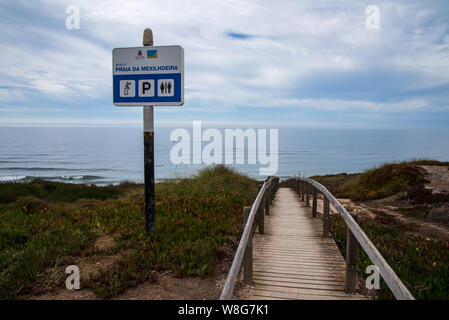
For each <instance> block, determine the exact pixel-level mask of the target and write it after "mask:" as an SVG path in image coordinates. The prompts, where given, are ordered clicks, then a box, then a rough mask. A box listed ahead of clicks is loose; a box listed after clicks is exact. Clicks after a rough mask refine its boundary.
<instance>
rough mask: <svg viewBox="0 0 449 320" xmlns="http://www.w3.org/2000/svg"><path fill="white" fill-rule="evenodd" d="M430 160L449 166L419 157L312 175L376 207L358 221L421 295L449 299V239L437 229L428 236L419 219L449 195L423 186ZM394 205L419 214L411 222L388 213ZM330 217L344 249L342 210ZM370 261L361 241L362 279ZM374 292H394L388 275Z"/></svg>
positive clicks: (401, 210)
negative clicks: (358, 170) (357, 170)
mask: <svg viewBox="0 0 449 320" xmlns="http://www.w3.org/2000/svg"><path fill="white" fill-rule="evenodd" d="M429 165H430V166H447V167H448V170H449V163H448V162H438V161H433V160H419V161H410V162H401V163H390V164H385V165H382V166H380V167H378V168H374V169H371V170H367V171H365V172H363V173H358V174H338V175H327V176H316V177H313V179H315V180H317V181H319V182H320V183H322V184H323V185H325V186H326V187H327V188H328V189H329V190H330V191H331V192H332V193H333V194H334V195H336V196H337V197H338V198H348V199H351V200H352V201H355V203H361V204H363V205H364V206H365V207H364V208H372V212H373V213H374V218H373V217H370V216H367V215H363V214H362V215H359V222H358V223H359V225H360V226H361V228H362V229H363V230H364V232H365V233H366V234H367V236H368V237H369V238H370V239H371V241H372V242H373V243H374V245H375V246H376V247H377V248H378V250H379V251H380V253H381V254H382V255H383V256H384V258H385V259H386V260H387V262H388V263H389V264H390V266H391V267H392V268H393V270H394V271H395V272H396V274H397V275H398V277H399V278H400V279H401V280H402V282H403V283H404V284H405V285H406V286H407V288H409V290H410V291H411V293H412V294H413V296H414V297H415V298H416V299H444V300H447V299H449V278H448V277H447V274H448V273H449V254H448V252H449V241H448V239H447V238H442V239H439V238H438V237H437V236H436V235H434V236H433V237H431V238H429V237H427V236H426V235H423V234H421V233H420V228H419V227H420V225H419V221H420V220H421V221H424V220H428V216H429V212H431V211H432V210H434V208H438V207H440V208H441V207H442V206H444V205H446V204H447V202H448V201H449V196H448V194H447V193H433V192H432V190H430V189H428V188H425V187H424V185H425V183H428V182H429V181H427V180H426V171H425V170H423V169H422V166H429ZM388 197H391V198H388ZM386 199H387V200H386ZM388 199H391V200H389V201H388ZM382 201H384V202H382ZM392 205H394V206H395V208H397V211H396V212H397V213H399V214H402V215H405V216H406V217H411V218H416V219H417V220H411V221H409V222H407V219H405V220H404V219H402V220H401V219H397V218H396V216H395V215H394V214H393V215H392V214H388V213H386V212H385V207H386V206H388V208H390V209H391V208H392ZM376 208H377V209H376ZM396 212H393V213H396ZM447 215H449V213H448V212H446V216H447ZM330 223H331V230H332V234H333V236H334V238H335V240H336V242H337V245H338V246H339V248H340V251H341V252H342V254H343V255H345V254H346V249H345V248H346V225H345V223H344V221H343V220H342V219H341V218H340V217H339V216H338V215H332V216H331V217H330ZM371 264H372V262H371V261H370V259H369V257H368V256H367V255H366V254H365V253H364V251H363V250H362V249H361V248H360V247H359V264H358V272H359V275H360V277H361V278H362V279H364V278H366V276H367V274H365V270H366V267H367V266H369V265H371ZM375 298H377V299H392V298H393V296H392V293H391V292H390V290H389V289H388V287H387V285H386V284H385V283H384V282H383V281H382V283H381V289H380V290H378V291H377V292H376V293H375Z"/></svg>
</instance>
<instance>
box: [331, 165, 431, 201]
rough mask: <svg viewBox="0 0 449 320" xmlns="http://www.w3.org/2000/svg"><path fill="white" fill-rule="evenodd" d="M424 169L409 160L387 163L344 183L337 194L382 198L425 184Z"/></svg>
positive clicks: (363, 197) (341, 195)
mask: <svg viewBox="0 0 449 320" xmlns="http://www.w3.org/2000/svg"><path fill="white" fill-rule="evenodd" d="M424 182H425V180H424V171H423V170H422V169H420V168H418V167H417V166H416V165H415V164H413V163H409V162H401V163H393V164H385V165H383V166H381V167H379V168H375V169H371V170H368V171H366V172H364V173H362V174H360V175H359V176H358V179H356V180H354V181H350V182H348V183H346V184H344V185H343V186H342V187H341V188H340V189H339V191H338V194H337V196H339V197H346V198H350V199H353V200H371V199H381V198H386V197H389V196H392V195H394V194H396V193H398V192H400V191H404V190H409V189H410V188H412V187H415V186H418V185H420V184H423V183H424Z"/></svg>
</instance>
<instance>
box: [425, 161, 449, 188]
mask: <svg viewBox="0 0 449 320" xmlns="http://www.w3.org/2000/svg"><path fill="white" fill-rule="evenodd" d="M420 167H421V168H423V169H424V170H426V172H427V174H426V179H427V180H429V183H426V184H425V187H426V188H427V189H431V190H432V192H434V193H449V167H446V166H420Z"/></svg>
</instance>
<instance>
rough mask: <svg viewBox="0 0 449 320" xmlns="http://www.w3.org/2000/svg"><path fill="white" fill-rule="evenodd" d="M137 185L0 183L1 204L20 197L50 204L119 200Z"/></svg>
mask: <svg viewBox="0 0 449 320" xmlns="http://www.w3.org/2000/svg"><path fill="white" fill-rule="evenodd" d="M135 187H136V184H134V183H131V182H125V183H122V184H120V185H119V186H108V187H97V186H94V185H77V184H69V183H59V182H50V181H45V180H42V179H35V180H33V181H31V182H29V183H20V182H3V183H0V204H2V203H11V202H14V201H16V200H17V199H19V198H20V197H26V196H31V197H35V198H38V199H41V200H44V201H49V202H74V201H76V200H78V199H83V198H84V199H102V200H105V199H110V198H117V197H118V196H120V195H121V194H123V193H124V192H126V191H127V190H129V189H130V188H135Z"/></svg>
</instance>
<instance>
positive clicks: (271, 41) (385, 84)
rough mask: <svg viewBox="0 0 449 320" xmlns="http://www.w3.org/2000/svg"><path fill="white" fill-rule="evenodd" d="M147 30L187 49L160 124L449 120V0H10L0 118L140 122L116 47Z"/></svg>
mask: <svg viewBox="0 0 449 320" xmlns="http://www.w3.org/2000/svg"><path fill="white" fill-rule="evenodd" d="M69 5H75V6H77V7H78V8H79V10H80V28H79V29H67V28H66V19H67V17H68V14H66V8H67V6H69ZM369 5H375V6H377V7H378V8H379V13H380V15H379V17H380V20H379V28H378V29H376V28H373V25H372V24H371V25H370V28H368V27H367V19H369V18H370V17H369V15H370V14H369V13H368V14H367V12H366V10H367V7H368V6H369ZM369 21H372V20H369ZM146 27H151V28H152V29H153V33H154V40H155V45H173V44H178V45H181V46H183V47H184V51H185V104H184V106H182V107H157V108H156V113H155V119H156V123H157V124H159V125H177V124H188V123H191V121H193V120H201V121H203V122H205V123H208V124H211V125H216V126H219V125H220V126H221V125H223V126H226V125H231V124H233V125H242V126H243V125H245V126H250V125H258V126H261V125H263V126H269V127H275V126H283V125H285V126H296V127H317V128H322V127H326V128H334V127H338V128H341V127H347V128H429V127H446V128H447V127H449V2H448V1H447V0H441V1H421V0H417V1H411V0H407V1H380V0H369V1H368V0H366V1H364V0H357V1H350V0H346V1H343V0H339V1H336V0H335V1H330V0H327V1H316V0H315V1H298V0H292V1H265V0H238V1H237V0H233V1H225V0H198V1H186V0H158V1H137V0H136V1H133V0H127V1H123V0H120V1H92V0H86V1H84V0H81V1H77V0H71V1H63V0H42V1H34V0H33V1H31V0H23V1H22V0H14V1H12V0H0V28H1V32H0V42H1V49H0V59H1V61H2V63H1V69H0V125H1V124H3V125H5V124H6V125H8V124H9V125H10V124H56V125H79V124H82V125H116V124H119V125H126V126H134V125H140V124H141V122H142V120H141V118H142V109H141V108H140V107H133V108H126V107H114V106H113V104H112V49H113V48H116V47H133V46H140V45H141V44H142V33H143V30H144V29H145V28H146Z"/></svg>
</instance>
